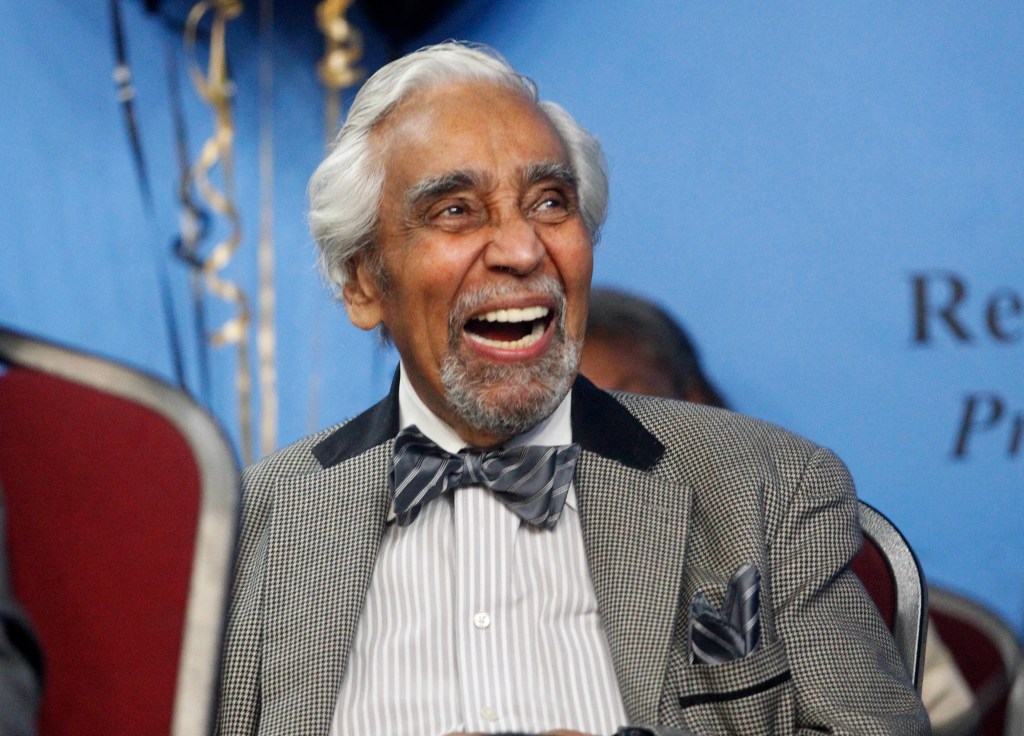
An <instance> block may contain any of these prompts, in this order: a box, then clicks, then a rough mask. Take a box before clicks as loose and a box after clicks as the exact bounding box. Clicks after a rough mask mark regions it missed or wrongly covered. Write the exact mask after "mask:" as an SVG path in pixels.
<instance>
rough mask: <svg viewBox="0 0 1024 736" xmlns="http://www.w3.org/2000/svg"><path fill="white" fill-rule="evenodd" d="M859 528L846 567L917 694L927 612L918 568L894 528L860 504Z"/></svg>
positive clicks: (901, 537) (925, 596) (877, 513)
mask: <svg viewBox="0 0 1024 736" xmlns="http://www.w3.org/2000/svg"><path fill="white" fill-rule="evenodd" d="M860 527H861V531H862V532H863V533H864V543H863V545H862V547H861V549H860V552H858V553H857V555H856V556H855V557H854V558H853V561H852V563H851V565H850V566H851V567H852V568H853V571H854V572H855V573H856V574H857V577H859V578H860V580H861V582H862V583H863V584H864V587H865V588H866V589H867V591H868V593H869V594H870V595H871V598H872V600H874V601H875V605H876V606H877V607H878V610H879V613H881V614H882V619H883V620H884V621H885V623H886V625H887V626H888V627H889V630H890V631H891V632H892V636H893V639H895V641H896V648H897V649H898V650H899V653H900V657H901V658H902V659H903V663H904V665H906V668H907V672H908V673H909V674H910V677H911V679H912V680H913V681H914V685H915V686H916V687H917V689H918V692H920V690H921V672H922V669H923V664H924V640H925V621H926V619H927V608H928V594H927V590H926V588H925V582H924V574H923V573H922V571H921V565H920V563H919V562H918V561H917V556H916V555H915V554H914V551H913V550H912V549H911V547H910V545H909V544H908V543H907V540H906V538H905V537H904V536H903V535H902V534H901V533H900V530H899V529H897V528H896V526H895V524H893V523H892V522H891V521H889V519H887V518H886V517H885V516H884V515H883V514H882V513H881V512H879V511H878V510H877V509H875V508H874V507H873V506H871V505H870V504H867V503H865V502H864V501H861V502H860Z"/></svg>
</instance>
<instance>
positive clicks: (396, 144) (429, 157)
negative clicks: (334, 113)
mask: <svg viewBox="0 0 1024 736" xmlns="http://www.w3.org/2000/svg"><path fill="white" fill-rule="evenodd" d="M374 135H375V140H374V143H375V144H376V145H377V146H378V150H380V151H382V152H383V156H382V159H383V164H384V168H385V172H386V174H385V183H384V192H383V198H382V202H381V210H380V240H379V242H380V255H381V260H382V265H383V269H384V272H385V274H386V283H387V288H386V289H382V288H381V287H380V285H379V283H378V280H377V279H376V278H375V277H374V274H373V272H372V269H371V268H370V267H369V265H368V264H367V263H366V262H363V263H361V264H360V265H359V266H358V267H357V271H356V279H354V280H353V281H352V282H350V285H349V286H348V287H346V290H345V297H346V306H347V308H348V311H349V316H350V318H351V319H352V321H353V322H354V323H355V324H356V325H358V326H360V327H363V328H365V329H371V328H373V327H374V326H376V325H377V324H379V323H380V322H383V323H384V324H385V325H386V326H387V329H388V331H389V333H390V335H391V337H392V339H393V340H394V342H395V345H396V347H397V348H398V351H399V353H400V354H401V356H402V361H403V365H404V366H405V368H406V370H407V373H408V377H409V379H410V381H411V382H412V385H413V386H414V388H415V389H416V391H417V393H418V394H419V395H420V397H421V398H422V399H423V400H424V401H425V402H426V403H427V405H428V406H429V407H430V408H431V409H432V410H433V411H434V412H435V413H437V414H438V415H439V416H440V417H441V418H442V419H444V420H445V421H447V422H448V423H449V424H451V425H452V426H453V427H454V428H455V429H456V430H457V431H458V432H459V434H460V435H461V436H462V437H463V439H465V440H467V441H468V442H470V443H471V444H475V445H480V446H487V445H491V444H495V443H498V442H501V441H502V440H504V439H506V438H507V437H508V436H510V435H512V434H515V433H517V432H521V431H524V430H525V429H527V428H529V427H530V426H533V424H535V423H536V422H538V421H540V420H541V419H543V418H544V417H545V416H547V415H548V414H549V413H550V412H551V411H552V410H553V409H554V407H555V406H557V404H558V402H559V401H560V400H561V399H562V398H563V397H564V394H565V392H566V391H567V390H568V387H569V385H570V383H571V381H572V378H573V376H574V375H575V370H576V363H577V360H578V358H577V351H578V345H579V341H580V340H581V338H582V335H583V332H584V329H585V325H586V311H587V298H588V295H589V290H590V277H591V271H592V266H593V261H592V254H591V243H590V237H589V235H588V233H587V230H586V228H585V226H584V224H583V220H582V218H581V216H580V214H579V208H578V204H577V200H576V189H575V186H574V182H573V181H572V178H571V173H570V169H569V160H568V157H567V155H566V153H565V150H564V148H563V146H562V143H561V141H560V139H559V138H558V135H557V134H556V133H555V131H554V130H553V129H552V127H551V126H550V124H549V123H548V121H547V119H546V118H545V117H544V116H543V114H542V113H541V112H540V110H539V109H538V108H537V107H536V106H535V105H534V104H533V103H532V102H530V101H528V100H524V99H523V98H522V97H520V96H519V95H517V94H515V93H514V92H511V91H509V90H507V89H504V88H502V87H499V86H495V85H492V84H486V83H470V84H467V83H460V84H454V85H447V86H442V87H436V88H431V89H427V90H424V91H422V92H419V93H415V94H414V95H413V96H411V97H410V98H409V99H407V100H406V101H405V102H403V103H402V105H401V106H400V107H399V108H398V110H396V112H395V113H394V114H393V115H392V117H391V118H390V119H389V120H388V121H387V122H386V123H385V124H384V125H383V126H382V128H381V129H379V130H377V131H375V134H374Z"/></svg>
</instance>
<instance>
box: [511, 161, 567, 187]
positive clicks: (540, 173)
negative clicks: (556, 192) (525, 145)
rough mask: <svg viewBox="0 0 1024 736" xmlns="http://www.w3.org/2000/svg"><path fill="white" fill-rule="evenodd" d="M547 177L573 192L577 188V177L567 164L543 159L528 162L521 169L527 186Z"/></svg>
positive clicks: (545, 179)
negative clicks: (540, 161) (531, 162)
mask: <svg viewBox="0 0 1024 736" xmlns="http://www.w3.org/2000/svg"><path fill="white" fill-rule="evenodd" d="M549 179H554V180H555V181H557V182H559V183H560V184H562V185H563V186H566V187H568V188H570V189H572V191H574V192H575V191H576V190H577V189H578V188H579V179H578V178H577V177H576V172H574V171H573V170H572V167H571V166H569V165H568V164H563V163H557V162H555V161H544V162H542V163H538V164H530V165H529V166H527V167H526V170H525V171H523V183H524V184H526V185H527V186H530V185H532V184H537V183H539V182H542V181H547V180H549Z"/></svg>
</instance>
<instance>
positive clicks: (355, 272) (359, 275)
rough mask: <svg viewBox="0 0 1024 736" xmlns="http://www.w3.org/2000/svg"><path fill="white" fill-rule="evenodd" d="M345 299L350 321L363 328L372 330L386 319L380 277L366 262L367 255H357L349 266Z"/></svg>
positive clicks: (344, 293) (343, 291) (344, 289)
mask: <svg viewBox="0 0 1024 736" xmlns="http://www.w3.org/2000/svg"><path fill="white" fill-rule="evenodd" d="M341 295H342V297H343V298H344V299H345V311H346V312H348V319H349V321H350V322H351V323H352V324H354V325H355V326H356V327H358V328H360V329H363V330H372V329H373V328H375V327H376V326H377V325H379V324H380V323H381V322H383V321H384V308H383V306H382V305H381V300H382V298H383V296H384V291H383V289H382V288H381V284H380V278H379V277H378V276H377V274H376V273H374V269H372V268H370V267H369V266H368V265H367V263H366V258H365V257H357V258H356V260H355V261H354V263H353V264H351V265H350V266H349V275H348V281H346V282H345V286H344V287H343V288H342V290H341Z"/></svg>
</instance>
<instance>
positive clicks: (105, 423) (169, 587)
mask: <svg viewBox="0 0 1024 736" xmlns="http://www.w3.org/2000/svg"><path fill="white" fill-rule="evenodd" d="M0 437H2V441H0V485H2V487H3V489H4V496H5V499H6V505H7V524H8V529H7V536H8V546H9V550H8V553H9V559H8V562H9V566H10V572H11V580H12V585H13V589H14V593H15V595H16V596H17V597H18V598H19V599H20V602H21V603H22V605H23V607H24V608H25V610H26V611H27V612H28V615H29V617H30V618H31V620H32V622H33V624H34V626H35V629H36V632H37V634H38V637H39V640H40V643H41V645H42V649H43V656H44V659H45V670H46V673H45V684H44V691H43V702H42V706H41V713H40V720H39V733H40V735H41V736H57V735H59V734H75V736H93V735H95V736H101V735H102V736H111V735H112V734H116V735H118V736H136V735H138V736H155V735H158V734H175V735H176V736H185V735H186V734H187V735H190V736H191V735H195V736H199V735H200V734H208V733H210V731H211V723H212V713H213V708H214V701H215V697H216V687H217V679H218V666H219V654H220V647H221V637H222V627H223V621H224V612H225V605H226V600H227V590H228V585H229V577H230V568H231V559H232V553H233V550H234V543H235V535H236V530H237V513H238V471H237V464H236V461H235V459H234V455H233V453H232V452H231V450H230V449H229V445H228V443H227V442H226V441H225V439H224V437H223V435H222V434H221V433H220V431H219V430H218V428H217V427H216V425H215V424H214V423H213V421H212V420H211V419H210V418H209V416H208V415H207V414H206V413H205V412H204V411H203V410H202V409H200V408H199V407H198V406H197V405H196V404H195V403H193V402H192V401H191V400H190V399H189V398H188V397H187V396H185V395H184V394H183V393H182V392H180V391H178V390H176V389H174V388H172V387H170V386H168V385H166V384H164V383H162V382H160V381H158V380H156V379H154V378H152V377H150V376H147V375H144V374H142V373H139V372H138V371H135V370H131V369H129V368H126V367H124V366H121V365H117V364H114V363H112V362H109V361H106V360H102V359H99V358H95V357H91V356H87V355H84V354H82V353H79V352H75V351H72V350H68V349H66V348H62V347H58V346H55V345H52V344H48V343H44V342H41V341H39V340H35V339H31V338H29V337H27V336H24V335H21V334H18V333H14V332H11V331H8V330H4V329H0Z"/></svg>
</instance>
